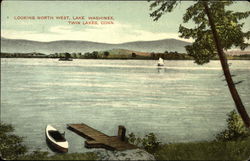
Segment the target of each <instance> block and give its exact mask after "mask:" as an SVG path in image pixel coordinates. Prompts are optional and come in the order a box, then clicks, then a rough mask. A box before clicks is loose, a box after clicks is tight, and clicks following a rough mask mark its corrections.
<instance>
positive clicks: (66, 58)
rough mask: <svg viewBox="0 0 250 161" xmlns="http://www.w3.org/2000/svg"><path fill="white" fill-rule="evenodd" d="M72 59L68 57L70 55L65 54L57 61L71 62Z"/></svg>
mask: <svg viewBox="0 0 250 161" xmlns="http://www.w3.org/2000/svg"><path fill="white" fill-rule="evenodd" d="M72 60H73V59H72V57H71V55H70V53H65V56H64V57H61V58H59V61H72Z"/></svg>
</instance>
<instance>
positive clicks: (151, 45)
mask: <svg viewBox="0 0 250 161" xmlns="http://www.w3.org/2000/svg"><path fill="white" fill-rule="evenodd" d="M189 44H190V43H189V42H185V41H181V40H176V39H163V40H156V41H135V42H127V43H121V44H108V43H98V42H90V41H69V40H62V41H51V42H39V41H30V40H22V39H6V38H1V52H7V53H31V52H37V53H44V54H53V53H60V52H69V53H72V52H81V53H85V52H92V51H105V50H112V49H126V50H133V51H141V52H164V51H166V50H168V51H177V52H180V53H183V52H185V48H184V47H185V46H186V45H189Z"/></svg>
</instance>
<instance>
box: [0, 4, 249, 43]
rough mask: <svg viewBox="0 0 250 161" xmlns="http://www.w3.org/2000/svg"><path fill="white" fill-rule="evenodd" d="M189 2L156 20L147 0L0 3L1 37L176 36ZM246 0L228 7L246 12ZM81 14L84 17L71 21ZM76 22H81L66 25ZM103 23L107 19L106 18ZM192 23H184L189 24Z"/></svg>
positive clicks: (93, 38) (100, 39)
mask: <svg viewBox="0 0 250 161" xmlns="http://www.w3.org/2000/svg"><path fill="white" fill-rule="evenodd" d="M191 4H193V2H192V1H182V2H181V5H179V6H177V8H176V9H175V11H174V12H171V13H168V14H165V15H164V16H163V17H162V18H161V19H159V20H158V21H153V18H152V17H150V16H149V14H150V12H152V11H150V9H149V6H150V2H147V1H34V0H33V1H21V0H19V1H17V0H16V1H13V0H5V1H3V2H2V3H1V36H2V37H4V38H11V39H27V40H35V41H43V42H48V41H56V40H83V41H94V42H104V43H114V44H116V43H123V42H131V41H148V40H160V39H166V38H175V39H180V40H185V41H189V42H192V40H187V39H182V38H179V37H178V35H179V33H178V29H179V25H180V24H183V23H182V17H183V14H184V13H185V11H186V8H187V7H189V6H190V5H191ZM249 8H250V3H249V2H242V1H241V2H236V3H235V4H234V5H233V6H232V7H231V9H233V10H235V11H250V9H249ZM25 16H34V17H35V18H37V16H50V17H53V19H50V20H48V19H47V20H38V19H35V20H30V19H26V20H24V19H20V17H22V18H23V17H25ZM56 16H69V18H70V20H58V19H55V17H56ZM82 16H84V18H85V19H84V20H73V18H76V17H82ZM96 16H98V17H110V16H111V17H113V20H111V21H112V22H110V20H108V21H109V22H110V23H112V24H101V20H99V21H98V25H90V24H82V23H86V21H89V20H88V17H96ZM69 21H71V22H72V21H80V23H81V24H69ZM106 22H107V21H106ZM245 23H246V24H245V27H244V30H249V29H250V18H248V19H247V20H245ZM192 25H193V24H192V23H190V24H187V25H186V26H188V27H190V26H192Z"/></svg>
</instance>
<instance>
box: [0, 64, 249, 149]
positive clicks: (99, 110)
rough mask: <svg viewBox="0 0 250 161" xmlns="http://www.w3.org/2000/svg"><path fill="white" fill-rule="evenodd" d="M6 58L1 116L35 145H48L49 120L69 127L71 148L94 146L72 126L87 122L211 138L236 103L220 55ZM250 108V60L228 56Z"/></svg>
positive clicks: (165, 138)
mask: <svg viewBox="0 0 250 161" xmlns="http://www.w3.org/2000/svg"><path fill="white" fill-rule="evenodd" d="M156 63H157V62H156V61H154V60H74V61H72V62H66V61H65V62H64V61H58V60H57V59H1V120H2V121H4V122H6V123H11V124H13V125H14V127H15V129H16V133H17V134H18V135H20V136H24V137H26V138H25V143H26V144H27V145H28V147H29V148H30V150H36V149H40V150H49V149H48V147H47V145H46V142H45V136H44V130H45V126H46V125H47V124H52V125H54V126H55V127H56V128H58V129H59V130H60V131H62V132H63V131H65V132H66V138H67V139H68V141H69V144H70V148H69V152H82V151H91V150H89V149H86V148H84V139H83V138H81V137H79V136H78V135H76V134H75V133H73V132H71V131H69V130H67V129H66V124H68V123H82V122H83V123H86V124H88V125H90V126H92V127H94V128H96V129H98V130H100V131H102V132H104V133H106V134H108V135H116V134H117V126H118V125H125V127H126V128H127V132H128V133H130V132H134V133H135V135H136V136H144V135H145V134H147V133H150V132H154V133H155V134H156V135H157V136H158V138H159V139H160V141H161V142H165V143H167V142H187V141H200V140H211V139H213V138H214V135H215V134H216V133H218V132H219V131H221V130H223V129H224V128H225V127H226V113H228V112H230V111H231V110H232V109H234V103H233V101H232V99H231V96H230V93H229V91H228V89H227V86H226V82H225V81H223V79H224V77H223V76H222V71H221V67H220V64H219V61H212V62H210V63H209V64H206V65H203V66H198V65H196V64H194V63H193V61H165V64H166V66H165V67H164V68H160V69H158V68H157V67H156ZM230 63H232V65H231V66H230V68H231V71H232V74H234V75H236V76H234V77H233V78H234V80H235V82H236V81H240V80H243V83H241V84H239V85H237V88H238V91H239V93H240V95H241V97H242V100H243V102H244V104H245V106H246V108H247V111H248V112H249V113H250V99H249V98H250V90H249V88H250V61H230Z"/></svg>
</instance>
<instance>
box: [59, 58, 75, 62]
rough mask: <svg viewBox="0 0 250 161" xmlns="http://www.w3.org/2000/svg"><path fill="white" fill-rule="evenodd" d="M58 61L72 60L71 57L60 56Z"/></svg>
mask: <svg viewBox="0 0 250 161" xmlns="http://www.w3.org/2000/svg"><path fill="white" fill-rule="evenodd" d="M59 61H73V59H72V58H60V59H59Z"/></svg>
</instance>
